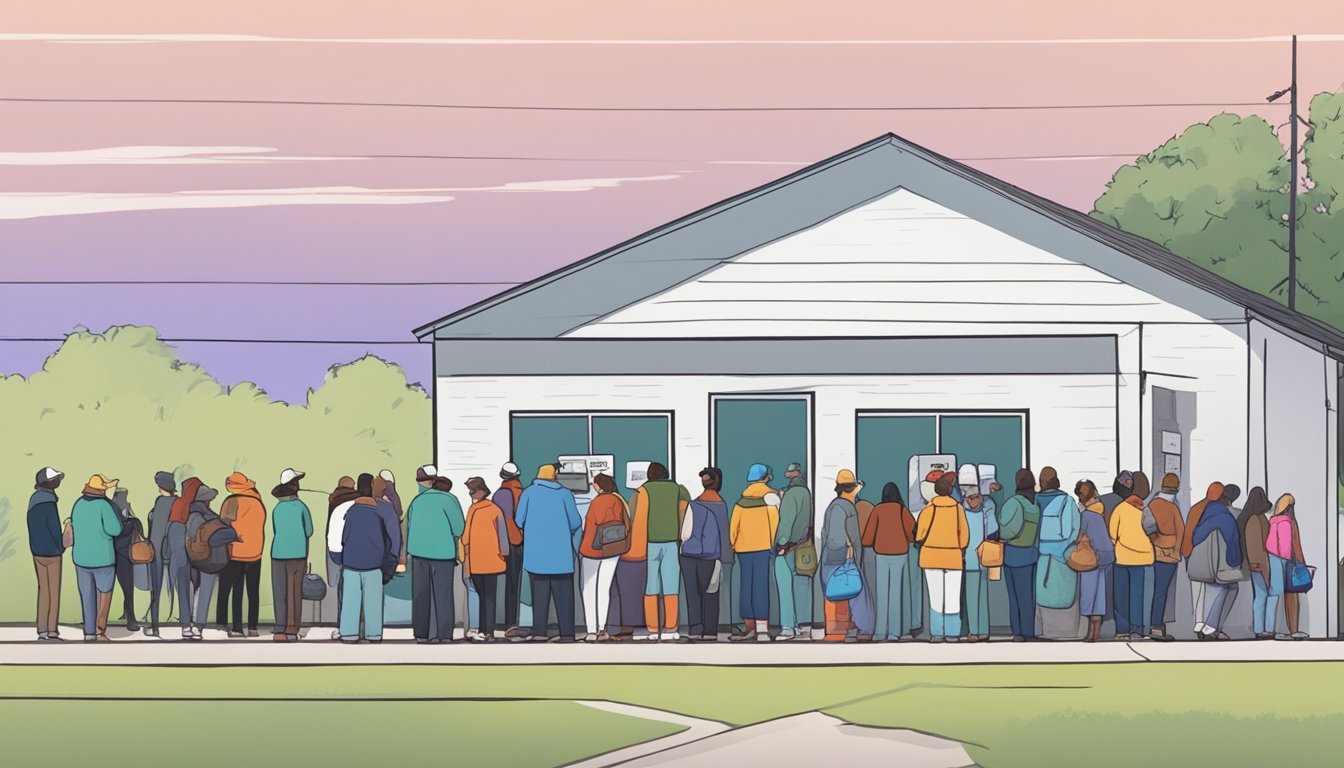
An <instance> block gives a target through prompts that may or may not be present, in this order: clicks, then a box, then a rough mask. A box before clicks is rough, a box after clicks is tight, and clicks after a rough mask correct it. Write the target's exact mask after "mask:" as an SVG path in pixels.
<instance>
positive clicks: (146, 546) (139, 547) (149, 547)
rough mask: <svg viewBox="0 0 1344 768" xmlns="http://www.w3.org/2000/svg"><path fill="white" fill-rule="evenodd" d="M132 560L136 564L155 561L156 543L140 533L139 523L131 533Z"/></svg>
mask: <svg viewBox="0 0 1344 768" xmlns="http://www.w3.org/2000/svg"><path fill="white" fill-rule="evenodd" d="M131 562H132V563H134V564H135V565H146V564H148V563H152V562H154V545H153V544H150V543H149V540H148V539H146V538H145V537H144V535H143V534H142V533H140V526H139V525H137V526H135V529H134V530H133V531H132V533H131Z"/></svg>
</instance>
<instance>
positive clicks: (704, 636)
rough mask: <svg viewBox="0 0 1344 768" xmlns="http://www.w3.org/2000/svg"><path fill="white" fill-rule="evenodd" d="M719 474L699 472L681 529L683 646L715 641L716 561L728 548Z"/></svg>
mask: <svg viewBox="0 0 1344 768" xmlns="http://www.w3.org/2000/svg"><path fill="white" fill-rule="evenodd" d="M722 482H723V473H721V472H719V471H718V470H717V469H715V468H714V467H705V468H704V469H702V470H700V485H701V486H702V487H703V489H704V490H703V491H702V492H701V494H700V495H699V496H697V497H695V498H694V499H692V500H691V506H690V508H689V509H687V510H686V522H685V523H683V525H682V536H681V539H682V544H681V577H682V580H683V581H684V582H685V585H686V619H687V624H688V625H689V626H688V627H687V633H686V637H684V638H682V639H683V641H684V642H697V641H699V642H709V643H712V642H715V641H716V640H718V639H719V594H720V593H721V592H722V589H723V566H722V565H721V564H720V562H719V560H720V557H721V556H722V554H723V550H724V548H725V547H727V546H728V529H727V527H726V526H725V525H723V523H724V522H725V521H726V520H727V519H728V505H727V504H725V503H724V502H723V497H721V496H720V495H719V489H720V487H721V486H722Z"/></svg>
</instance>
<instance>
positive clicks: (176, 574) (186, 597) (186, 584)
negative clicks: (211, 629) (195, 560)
mask: <svg viewBox="0 0 1344 768" xmlns="http://www.w3.org/2000/svg"><path fill="white" fill-rule="evenodd" d="M186 559H187V558H186V556H185V555H183V556H182V560H183V561H185V560H186ZM167 568H168V579H167V581H168V583H169V585H171V586H170V588H171V589H172V590H173V594H174V595H176V596H177V616H178V618H179V619H180V622H179V623H180V624H181V625H182V628H183V629H186V628H187V627H190V626H191V619H192V604H191V563H188V562H182V563H181V564H179V563H177V562H176V561H174V560H170V561H168V564H167ZM196 623H197V624H204V623H205V616H204V615H202V616H201V618H200V620H198V621H197V622H196Z"/></svg>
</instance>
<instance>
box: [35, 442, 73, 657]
mask: <svg viewBox="0 0 1344 768" xmlns="http://www.w3.org/2000/svg"><path fill="white" fill-rule="evenodd" d="M64 477H65V473H64V472H57V471H56V470H54V469H52V468H51V467H43V468H42V469H41V470H40V471H38V473H37V483H36V485H35V486H34V488H35V490H34V491H33V496H32V498H30V499H28V549H29V550H30V551H31V552H32V553H33V568H34V570H36V571H37V639H38V640H60V639H61V632H60V627H59V623H60V618H61V555H62V554H64V553H65V546H64V545H63V544H62V543H61V514H60V512H59V511H58V510H57V508H56V501H57V500H56V489H57V488H59V487H61V480H62V478H64Z"/></svg>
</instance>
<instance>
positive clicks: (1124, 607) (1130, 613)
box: [1115, 564, 1153, 635]
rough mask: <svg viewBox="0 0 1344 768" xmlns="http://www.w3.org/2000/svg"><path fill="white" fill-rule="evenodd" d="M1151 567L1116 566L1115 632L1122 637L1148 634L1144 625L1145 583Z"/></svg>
mask: <svg viewBox="0 0 1344 768" xmlns="http://www.w3.org/2000/svg"><path fill="white" fill-rule="evenodd" d="M1152 569H1153V567H1152V566H1151V565H1118V564H1117V565H1116V566H1115V632H1116V634H1120V635H1144V634H1147V632H1146V629H1147V628H1146V627H1145V626H1144V624H1143V619H1144V615H1143V581H1144V579H1145V578H1146V577H1147V574H1148V573H1149V572H1150V571H1152Z"/></svg>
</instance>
